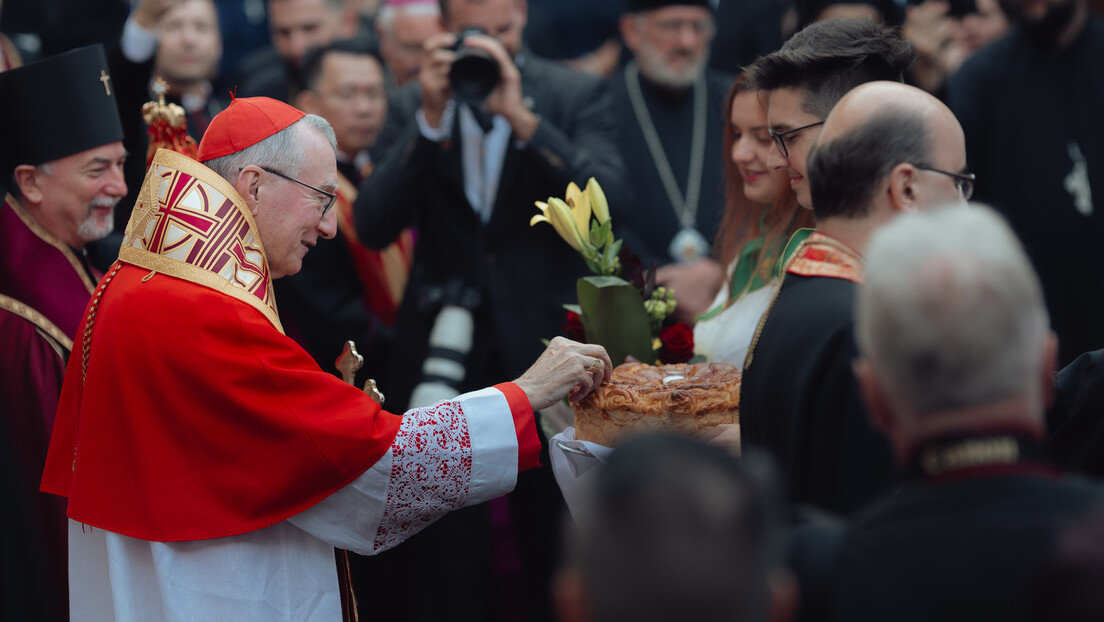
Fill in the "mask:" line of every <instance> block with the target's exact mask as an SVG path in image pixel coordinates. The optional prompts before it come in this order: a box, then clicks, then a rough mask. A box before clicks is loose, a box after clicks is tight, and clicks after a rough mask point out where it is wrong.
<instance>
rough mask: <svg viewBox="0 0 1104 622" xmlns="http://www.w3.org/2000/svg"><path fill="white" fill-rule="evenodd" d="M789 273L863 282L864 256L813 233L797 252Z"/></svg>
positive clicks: (838, 242) (788, 269)
mask: <svg viewBox="0 0 1104 622" xmlns="http://www.w3.org/2000/svg"><path fill="white" fill-rule="evenodd" d="M786 272H788V273H790V274H797V275H799V276H822V277H829V278H833V279H844V280H847V281H852V282H854V283H862V281H863V264H862V256H861V255H859V254H858V253H857V252H855V251H854V250H853V249H852V248H851V247H849V246H847V245H846V244H844V243H843V242H840V241H839V240H836V239H835V238H832V237H829V236H827V235H824V234H823V233H819V232H813V233H812V234H810V235H809V237H808V238H806V240H805V241H804V242H802V244H801V246H799V247H798V248H797V250H796V251H795V252H794V256H793V258H792V259H791V260H790V263H789V264H788V265H787V266H786Z"/></svg>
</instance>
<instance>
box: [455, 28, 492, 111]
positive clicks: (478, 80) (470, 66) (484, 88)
mask: <svg viewBox="0 0 1104 622" xmlns="http://www.w3.org/2000/svg"><path fill="white" fill-rule="evenodd" d="M473 34H483V32H482V31H480V30H478V29H471V30H465V31H464V32H462V33H460V35H459V38H458V40H457V43H456V59H455V60H453V61H452V66H451V67H450V68H449V75H448V78H449V86H450V87H452V92H453V94H454V95H455V96H456V99H458V100H460V101H462V102H465V103H468V104H480V103H482V102H483V100H485V99H487V96H488V95H490V94H491V91H493V90H494V89H495V87H496V86H498V80H499V71H498V62H497V61H496V60H495V59H494V57H493V56H491V54H490V53H489V52H487V51H485V50H482V49H479V48H474V47H470V46H468V45H465V44H464V39H465V38H466V37H467V36H470V35H473Z"/></svg>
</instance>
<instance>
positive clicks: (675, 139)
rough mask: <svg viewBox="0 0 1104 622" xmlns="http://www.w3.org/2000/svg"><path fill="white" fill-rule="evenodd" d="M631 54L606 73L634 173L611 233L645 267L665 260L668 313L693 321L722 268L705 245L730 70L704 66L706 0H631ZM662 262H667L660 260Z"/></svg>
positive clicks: (711, 227) (718, 208) (624, 31)
mask: <svg viewBox="0 0 1104 622" xmlns="http://www.w3.org/2000/svg"><path fill="white" fill-rule="evenodd" d="M620 25H621V37H622V39H623V40H624V41H625V45H626V46H628V48H629V49H630V50H631V51H632V53H633V59H632V60H631V61H630V62H629V63H628V64H627V65H626V66H625V67H624V68H623V69H622V70H621V71H619V72H618V73H617V74H615V75H614V76H613V77H612V78H611V86H612V90H613V98H614V103H613V106H614V108H613V109H614V111H615V115H616V119H617V146H618V148H619V149H620V151H621V156H622V158H623V159H624V161H625V167H626V168H627V169H628V170H629V173H630V178H631V179H632V180H633V183H632V188H633V196H632V197H618V198H617V200H618V201H622V202H628V204H629V205H631V206H632V210H631V214H632V216H631V218H629V219H627V220H623V221H621V223H620V224H619V225H618V234H619V235H621V236H622V237H623V238H624V240H625V245H626V246H628V247H629V248H630V249H631V250H632V251H633V252H634V253H636V254H637V255H639V256H640V258H641V260H642V261H643V263H644V265H645V266H648V265H650V264H652V263H653V262H655V263H657V264H658V265H660V266H667V267H665V268H664V269H662V270H661V271H660V274H659V279H660V281H662V282H664V283H665V284H667V285H668V286H670V287H671V288H673V289H674V291H675V295H676V296H677V297H678V302H679V306H678V308H677V309H676V311H675V312H676V313H677V314H678V315H679V316H680V317H681V318H682V319H686V320H689V321H693V318H694V317H696V316H697V315H698V314H699V313H702V312H704V311H705V310H706V309H705V307H706V306H708V305H709V303H710V301H712V299H713V296H714V295H716V293H717V288H718V287H720V283H721V280H722V278H723V274H724V270H723V269H722V267H721V266H720V264H718V263H717V262H716V261H715V260H714V259H713V258H712V254H711V252H710V250H711V248H710V247H711V243H712V241H713V238H714V237H715V236H716V234H717V226H718V224H719V223H720V221H721V216H722V214H723V213H724V195H723V191H724V183H723V180H722V179H721V174H722V167H721V165H720V162H721V158H722V157H723V153H722V147H721V139H722V138H723V131H724V127H725V121H724V120H725V115H724V110H723V108H724V98H725V93H727V91H728V87H729V86H730V84H731V78H730V76H725V75H723V74H720V73H716V72H714V71H712V70H707V69H706V64H707V62H708V60H709V43H710V41H712V39H713V34H714V25H713V14H712V11H711V10H710V9H709V3H707V2H704V1H702V2H695V1H693V0H673V1H671V0H633V1H631V2H629V3H628V12H627V13H625V14H624V15H623V16H622V17H621V24H620ZM668 264H670V265H669V266H668Z"/></svg>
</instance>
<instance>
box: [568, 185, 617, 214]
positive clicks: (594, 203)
mask: <svg viewBox="0 0 1104 622" xmlns="http://www.w3.org/2000/svg"><path fill="white" fill-rule="evenodd" d="M568 189H569V190H570V186H569V187H568ZM586 194H587V198H588V199H589V203H590V208H591V209H592V210H594V217H595V218H597V219H598V224H600V225H604V224H606V222H607V221H609V219H610V213H609V203H607V202H606V193H605V192H602V186H599V185H598V180H597V179H594V178H593V177H591V178H590V179H588V180H587V185H586Z"/></svg>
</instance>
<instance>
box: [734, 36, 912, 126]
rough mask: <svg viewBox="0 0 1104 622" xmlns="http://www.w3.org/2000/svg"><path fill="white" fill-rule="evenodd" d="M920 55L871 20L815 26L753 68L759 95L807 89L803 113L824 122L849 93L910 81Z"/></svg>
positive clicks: (751, 76) (908, 44)
mask: <svg viewBox="0 0 1104 622" xmlns="http://www.w3.org/2000/svg"><path fill="white" fill-rule="evenodd" d="M915 56H916V53H915V51H914V50H913V48H912V44H911V43H909V42H908V41H906V40H905V39H903V38H902V37H901V35H900V34H899V33H898V32H897V31H896V30H895V29H893V28H888V27H886V26H880V25H878V24H875V23H874V22H873V21H871V20H869V19H829V20H824V21H821V22H815V23H813V24H810V25H809V26H807V27H805V28H804V29H802V30H801V31H799V32H798V33H797V34H795V35H794V36H792V37H790V39H789V40H788V41H786V43H785V45H783V46H782V49H780V50H778V51H777V52H774V53H771V54H768V55H766V56H764V57H762V58H760V59H759V60H757V61H755V63H754V64H752V66H751V67H750V68H749V70H748V74H749V82H750V83H751V85H752V87H753V88H755V89H758V90H766V91H769V90H772V89H777V88H801V89H803V90H804V92H805V93H804V98H803V101H802V108H803V109H804V110H805V112H807V113H809V114H811V115H814V116H816V117H817V118H819V119H825V118H827V117H828V113H829V112H831V110H832V107H833V106H835V105H836V102H838V101H839V100H840V99H841V98H842V97H843V96H844V95H846V94H847V92H848V91H850V90H851V89H853V88H855V87H856V86H858V85H860V84H864V83H866V82H873V81H875V80H890V81H896V82H903V81H904V72H905V70H906V69H907V68H908V67H909V66H910V65H911V64H912V62H913V60H914V59H915Z"/></svg>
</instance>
